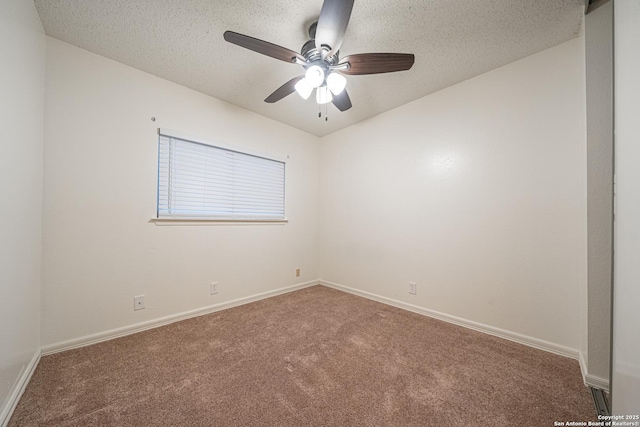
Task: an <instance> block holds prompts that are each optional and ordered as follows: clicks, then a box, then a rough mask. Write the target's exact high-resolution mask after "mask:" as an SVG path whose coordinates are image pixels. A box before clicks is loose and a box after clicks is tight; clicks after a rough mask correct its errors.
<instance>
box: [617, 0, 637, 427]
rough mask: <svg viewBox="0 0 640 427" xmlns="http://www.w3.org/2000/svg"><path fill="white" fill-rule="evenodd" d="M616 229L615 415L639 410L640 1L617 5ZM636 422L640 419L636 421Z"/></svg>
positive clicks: (624, 0) (618, 3) (618, 1)
mask: <svg viewBox="0 0 640 427" xmlns="http://www.w3.org/2000/svg"><path fill="white" fill-rule="evenodd" d="M614 40H615V41H614V70H615V71H614V80H615V89H614V105H615V118H614V128H615V171H616V199H615V209H616V210H615V212H616V218H615V230H614V242H615V243H614V248H615V256H614V263H613V264H614V283H613V293H614V296H613V340H612V342H613V352H612V356H611V358H612V360H611V362H612V363H611V365H612V368H611V369H612V370H611V374H612V375H611V388H612V389H611V399H612V413H613V414H616V415H636V416H637V415H639V414H638V412H639V411H640V405H639V404H638V402H640V328H639V327H638V307H640V286H639V285H638V284H639V283H640V263H639V262H638V254H640V185H638V183H640V167H638V165H639V164H640V143H639V141H640V121H639V120H638V118H639V117H640V80H638V75H640V55H638V40H640V2H638V1H636V0H616V2H615V7H614ZM635 422H637V420H635Z"/></svg>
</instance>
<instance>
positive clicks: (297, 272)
mask: <svg viewBox="0 0 640 427" xmlns="http://www.w3.org/2000/svg"><path fill="white" fill-rule="evenodd" d="M296 277H300V269H299V268H296Z"/></svg>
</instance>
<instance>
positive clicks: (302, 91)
mask: <svg viewBox="0 0 640 427" xmlns="http://www.w3.org/2000/svg"><path fill="white" fill-rule="evenodd" d="M294 87H295V88H296V92H298V95H300V96H301V97H302V98H303V99H309V96H310V95H311V92H313V87H311V85H310V84H309V82H307V79H306V78H304V79H301V80H300V81H299V82H298V83H296V85H295V86H294Z"/></svg>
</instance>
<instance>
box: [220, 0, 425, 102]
mask: <svg viewBox="0 0 640 427" xmlns="http://www.w3.org/2000/svg"><path fill="white" fill-rule="evenodd" d="M353 3H354V0H324V3H323V4H322V9H321V11H320V17H319V18H318V22H316V23H314V24H312V25H311V27H310V28H309V38H310V39H309V41H307V42H306V43H305V44H304V45H303V46H302V49H301V50H300V53H297V52H294V51H292V50H289V49H287V48H284V47H282V46H278V45H275V44H273V43H269V42H266V41H264V40H260V39H256V38H254V37H250V36H246V35H244V34H239V33H235V32H233V31H225V33H224V39H225V40H226V41H228V42H230V43H233V44H236V45H238V46H241V47H244V48H246V49H249V50H253V51H254V52H258V53H261V54H263V55H266V56H270V57H272V58H275V59H279V60H281V61H285V62H291V63H295V64H298V65H302V67H303V68H304V69H305V73H304V75H301V76H298V77H294V78H293V79H291V80H289V81H288V82H286V83H285V84H283V85H282V86H280V87H279V88H278V89H276V90H275V92H273V93H272V94H271V95H269V96H268V97H267V98H266V99H265V100H264V101H265V102H268V103H274V102H277V101H279V100H281V99H282V98H284V97H285V96H288V95H290V94H291V93H293V92H294V91H295V92H298V94H299V95H300V96H301V97H302V98H304V99H308V98H309V96H310V95H311V93H312V92H313V90H314V89H315V91H316V102H317V103H318V104H326V103H329V102H331V103H333V105H335V106H336V107H337V108H338V110H340V111H346V110H348V109H349V108H351V99H350V98H349V94H348V93H347V91H346V89H345V87H346V84H347V80H346V78H345V77H344V76H343V74H346V75H363V74H379V73H391V72H395V71H404V70H408V69H410V68H411V67H412V66H413V62H414V59H415V58H414V55H413V54H410V53H359V54H355V55H348V56H345V57H344V58H340V57H339V49H340V45H341V44H342V39H343V38H344V34H345V32H346V30H347V25H348V23H349V18H350V16H351V10H352V9H353Z"/></svg>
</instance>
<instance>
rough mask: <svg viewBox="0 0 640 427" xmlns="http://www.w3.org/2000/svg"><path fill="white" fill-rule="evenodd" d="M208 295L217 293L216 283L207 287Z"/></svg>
mask: <svg viewBox="0 0 640 427" xmlns="http://www.w3.org/2000/svg"><path fill="white" fill-rule="evenodd" d="M209 293H210V294H211V295H215V294H217V293H218V282H211V284H210V285H209Z"/></svg>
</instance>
